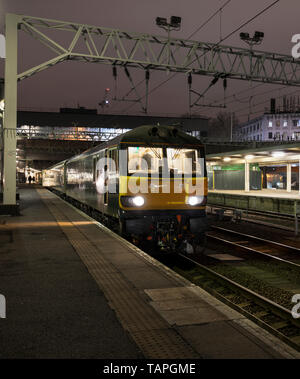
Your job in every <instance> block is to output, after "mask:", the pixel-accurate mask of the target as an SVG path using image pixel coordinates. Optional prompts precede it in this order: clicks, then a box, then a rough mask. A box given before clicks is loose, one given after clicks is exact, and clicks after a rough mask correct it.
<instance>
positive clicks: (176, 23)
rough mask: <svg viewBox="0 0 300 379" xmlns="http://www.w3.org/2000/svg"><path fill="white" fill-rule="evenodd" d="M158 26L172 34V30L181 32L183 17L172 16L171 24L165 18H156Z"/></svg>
mask: <svg viewBox="0 0 300 379" xmlns="http://www.w3.org/2000/svg"><path fill="white" fill-rule="evenodd" d="M155 21H156V25H157V26H159V27H160V28H163V29H165V30H167V31H168V33H170V30H171V29H175V30H179V29H180V26H181V17H178V16H171V18H170V22H168V20H167V19H166V18H165V17H156V19H155Z"/></svg>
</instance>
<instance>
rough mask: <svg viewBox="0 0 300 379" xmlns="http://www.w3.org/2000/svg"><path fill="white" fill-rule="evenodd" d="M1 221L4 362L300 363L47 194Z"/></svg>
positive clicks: (28, 199) (30, 193)
mask: <svg viewBox="0 0 300 379" xmlns="http://www.w3.org/2000/svg"><path fill="white" fill-rule="evenodd" d="M20 192H21V216H14V217H8V216H7V217H6V216H0V293H1V294H3V295H4V296H5V297H6V304H7V313H6V319H0V336H1V338H0V358H108V359H112V358H126V359H139V358H144V357H145V358H160V359H170V358H171V359H172V358H177V359H179V358H182V359H184V358H191V359H200V358H269V359H272V358H299V357H300V354H299V353H297V352H295V351H294V350H293V349H292V348H290V347H288V346H287V345H286V344H284V343H283V342H281V341H280V340H278V339H277V338H276V337H273V336H271V335H270V334H269V333H268V332H266V331H264V330H262V329H261V328H260V327H258V326H257V325H255V324H254V323H253V322H251V321H249V320H247V319H246V318H245V317H244V316H242V315H241V314H239V313H237V312H236V311H234V310H232V309H230V308H229V307H228V306H227V305H224V304H223V303H221V302H220V301H218V300H217V299H215V298H213V297H212V296H211V295H209V294H208V293H207V292H205V291H204V290H202V289H201V288H199V287H197V286H195V285H193V284H191V283H190V282H188V281H187V280H185V279H183V278H182V277H180V276H179V275H178V274H176V273H174V272H172V271H171V270H169V269H167V268H165V267H164V266H163V265H162V264H160V263H158V262H157V261H156V260H154V259H153V258H151V257H149V256H148V255H146V254H145V253H143V252H142V251H141V250H139V249H138V248H137V247H135V246H133V245H132V244H130V243H129V242H127V241H124V240H123V239H122V238H120V237H119V236H117V235H116V234H114V233H113V232H111V231H109V230H108V229H107V228H105V227H104V226H102V225H101V224H99V223H97V222H95V221H94V220H92V219H91V218H89V217H88V216H86V215H84V214H83V213H81V212H80V211H78V210H77V209H75V208H74V207H72V206H71V205H69V204H68V203H66V202H64V201H63V200H61V199H59V198H58V197H57V196H55V195H54V194H52V193H50V192H48V191H47V190H45V189H33V188H27V189H26V188H23V189H21V190H20Z"/></svg>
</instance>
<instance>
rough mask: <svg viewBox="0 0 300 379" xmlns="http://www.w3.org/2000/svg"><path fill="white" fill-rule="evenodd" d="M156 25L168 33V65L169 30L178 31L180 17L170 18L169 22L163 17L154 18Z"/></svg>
mask: <svg viewBox="0 0 300 379" xmlns="http://www.w3.org/2000/svg"><path fill="white" fill-rule="evenodd" d="M155 21H156V25H157V26H158V27H160V28H162V29H164V30H166V31H167V33H168V64H170V56H171V51H170V33H171V30H180V27H181V17H178V16H171V18H170V22H168V21H167V19H166V18H164V17H156V19H155Z"/></svg>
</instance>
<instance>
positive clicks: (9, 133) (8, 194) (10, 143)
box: [3, 13, 19, 205]
mask: <svg viewBox="0 0 300 379" xmlns="http://www.w3.org/2000/svg"><path fill="white" fill-rule="evenodd" d="M18 20H19V16H17V15H13V14H9V13H8V14H7V15H6V21H5V23H6V30H5V34H6V61H5V87H4V98H5V110H4V126H3V144H4V162H3V187H4V188H3V189H4V191H3V204H5V205H15V204H16V125H17V52H18V50H17V40H18V38H17V37H18Z"/></svg>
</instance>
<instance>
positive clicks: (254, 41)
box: [240, 31, 265, 86]
mask: <svg viewBox="0 0 300 379" xmlns="http://www.w3.org/2000/svg"><path fill="white" fill-rule="evenodd" d="M264 36H265V33H263V32H259V31H255V32H254V35H253V36H252V37H250V35H249V33H244V32H242V33H240V39H241V40H242V41H244V42H245V43H246V44H247V45H248V46H249V47H250V74H251V83H250V85H251V86H252V69H253V64H252V55H253V51H252V50H253V46H254V45H260V44H261V43H262V41H263V39H264Z"/></svg>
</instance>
